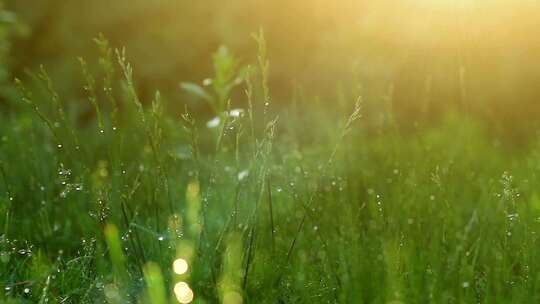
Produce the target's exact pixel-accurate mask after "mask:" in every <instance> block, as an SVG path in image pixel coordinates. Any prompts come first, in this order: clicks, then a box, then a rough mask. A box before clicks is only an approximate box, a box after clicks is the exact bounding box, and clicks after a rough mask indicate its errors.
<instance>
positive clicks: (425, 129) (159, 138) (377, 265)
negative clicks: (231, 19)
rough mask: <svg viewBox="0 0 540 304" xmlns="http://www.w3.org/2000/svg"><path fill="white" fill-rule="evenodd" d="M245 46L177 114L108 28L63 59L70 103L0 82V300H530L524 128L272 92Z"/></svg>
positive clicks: (532, 221)
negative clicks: (87, 50) (502, 131)
mask: <svg viewBox="0 0 540 304" xmlns="http://www.w3.org/2000/svg"><path fill="white" fill-rule="evenodd" d="M0 29H2V28H1V27H0ZM246 41H250V43H251V44H252V46H253V47H252V52H253V56H252V57H251V58H253V61H251V62H247V61H246V60H240V59H239V58H238V57H237V56H235V55H234V52H233V51H231V50H230V49H228V48H227V47H225V46H222V47H219V48H218V49H217V50H215V51H214V53H213V55H212V56H211V57H210V58H207V60H208V62H209V65H210V66H211V67H212V70H213V71H212V75H210V76H209V77H207V78H201V79H199V80H197V81H193V82H181V83H180V84H179V87H178V90H180V91H182V92H183V94H185V96H186V97H185V98H186V100H189V101H190V102H185V103H182V104H181V106H179V104H178V103H179V101H178V100H176V99H174V98H170V95H167V94H161V93H160V92H159V91H158V90H154V91H153V92H152V94H151V95H150V96H151V97H150V98H147V96H146V95H148V94H146V95H144V96H143V95H141V94H140V90H139V86H138V85H139V83H138V81H137V77H136V75H137V65H135V64H131V63H130V59H129V58H130V50H129V48H123V47H117V46H113V45H112V44H111V43H110V42H109V41H108V40H107V39H106V38H105V37H104V36H102V35H101V36H99V37H98V38H96V39H95V40H94V41H93V45H94V48H95V50H96V53H97V54H98V55H97V56H96V57H89V58H86V57H85V58H82V57H81V58H78V60H77V62H76V63H72V64H73V67H70V68H69V69H74V70H77V75H78V77H77V78H76V79H66V82H69V83H77V85H78V87H79V89H80V90H81V91H82V92H84V96H85V99H84V100H83V101H81V102H71V101H70V99H69V98H71V97H65V96H70V95H67V94H66V95H64V93H62V91H60V90H58V89H57V88H58V87H61V86H62V81H63V79H57V78H54V77H51V76H50V74H49V73H48V70H47V68H46V67H45V66H41V67H38V68H36V69H33V70H26V71H25V74H24V75H25V77H24V79H22V78H21V79H19V78H18V77H16V76H17V75H15V77H13V78H14V79H0V80H1V81H0V84H1V86H0V87H1V88H2V89H1V91H2V94H0V95H1V96H2V102H3V104H4V106H3V108H2V109H7V110H5V111H2V112H0V287H1V289H0V302H1V303H40V304H44V303H113V304H114V303H152V304H165V303H226V304H240V303H387V304H390V303H392V304H398V303H537V302H539V301H540V275H539V274H540V260H539V259H538V256H539V254H540V244H539V242H540V240H539V235H538V233H539V229H540V193H539V191H538V190H537V189H538V188H537V185H538V184H539V183H540V176H539V172H540V141H539V140H538V139H537V138H536V133H537V130H536V129H533V128H531V129H527V132H528V133H529V134H530V139H529V140H528V142H527V144H524V145H521V146H519V147H516V146H514V143H513V141H506V140H505V139H501V137H500V136H499V135H498V134H497V133H496V132H494V131H493V129H492V128H490V126H489V124H488V122H486V121H485V120H483V119H480V118H479V117H477V116H474V115H471V114H470V113H469V112H467V111H465V110H463V109H459V108H451V109H450V110H448V111H446V112H444V114H442V115H441V118H440V121H438V123H437V124H433V123H431V122H428V121H420V122H417V123H414V124H412V125H407V126H404V125H403V122H402V121H400V119H398V118H396V115H397V114H396V112H395V111H393V110H392V104H393V101H394V100H393V95H392V94H385V95H382V96H381V97H380V98H379V99H377V100H378V107H377V109H374V108H373V107H371V106H370V104H367V103H366V101H365V99H366V98H365V96H363V94H362V93H361V92H362V91H361V90H357V89H354V88H356V87H353V89H346V88H343V87H341V86H340V85H339V84H338V83H336V84H334V86H335V88H337V89H336V90H335V93H333V94H331V95H322V96H319V95H317V94H318V93H317V92H312V91H310V90H311V89H310V90H306V89H304V88H303V87H302V85H298V86H295V88H294V90H293V93H292V94H290V96H289V97H287V100H286V101H285V102H284V101H276V100H275V99H277V98H275V97H274V96H275V95H274V94H273V91H272V86H271V85H270V78H271V76H270V73H271V72H270V71H272V69H273V68H274V65H273V64H272V60H271V58H269V56H268V53H267V49H268V46H267V41H266V39H265V35H264V32H263V31H262V30H261V31H259V32H257V33H256V34H254V35H253V39H251V38H250V37H246ZM0 56H1V54H0ZM6 69H7V68H6ZM277 69H279V67H278V68H277ZM6 78H7V77H6ZM277 95H279V96H280V98H283V97H282V96H283V94H281V93H280V94H277ZM419 98H421V96H420V97H419ZM200 108H204V109H206V110H205V111H201V110H197V109H200ZM179 109H180V110H179ZM194 109H195V110H194ZM398 114H399V113H398Z"/></svg>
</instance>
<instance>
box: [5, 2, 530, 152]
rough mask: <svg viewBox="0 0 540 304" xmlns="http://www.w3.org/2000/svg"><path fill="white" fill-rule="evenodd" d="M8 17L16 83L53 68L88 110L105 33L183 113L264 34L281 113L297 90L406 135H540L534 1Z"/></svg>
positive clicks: (15, 6) (68, 11) (85, 11)
mask: <svg viewBox="0 0 540 304" xmlns="http://www.w3.org/2000/svg"><path fill="white" fill-rule="evenodd" d="M4 7H5V8H6V9H7V11H5V12H4V13H3V15H2V18H1V19H2V20H1V21H2V24H3V25H4V28H3V29H2V30H3V31H4V32H3V33H2V34H1V35H2V41H3V44H2V50H1V51H0V52H1V53H2V55H0V56H2V58H3V61H4V62H6V63H7V65H6V64H4V65H3V69H4V70H3V71H2V72H1V78H2V79H4V81H3V83H6V80H7V79H10V78H12V77H13V76H15V77H20V78H24V77H25V75H26V73H25V71H26V69H31V70H36V69H37V68H38V67H39V65H41V64H43V65H44V66H45V67H46V69H47V70H48V71H49V72H50V74H51V75H52V78H53V79H54V80H55V84H56V86H57V88H58V89H59V91H60V92H61V94H62V96H64V97H65V99H66V100H68V101H70V102H71V101H72V102H77V100H82V99H84V98H85V97H84V92H83V91H82V89H81V76H80V68H79V66H78V64H77V63H76V59H77V57H78V56H83V57H85V58H88V61H89V62H92V59H94V60H95V58H96V52H97V51H96V47H95V45H94V43H93V41H92V39H93V38H94V37H96V36H97V35H98V34H99V33H103V35H104V36H105V37H107V39H109V40H110V41H111V43H112V44H113V46H115V47H121V46H125V47H126V49H127V51H128V55H129V57H130V60H131V61H132V62H133V65H134V67H135V75H136V78H137V85H138V88H139V89H140V93H141V94H142V96H144V97H146V99H150V96H152V95H153V92H154V90H155V89H159V90H160V91H161V92H162V93H163V94H164V95H165V96H166V97H167V98H168V100H169V102H170V103H172V104H178V108H179V109H181V108H182V107H183V103H184V102H185V101H186V96H185V94H184V93H183V92H182V91H181V90H180V88H179V83H180V82H182V81H191V82H197V83H200V82H201V81H202V80H203V79H204V78H206V77H209V76H210V75H211V73H212V66H211V60H210V58H211V54H212V53H214V52H215V51H216V50H217V49H218V47H219V46H220V45H222V44H224V45H227V46H228V47H229V48H230V49H231V50H232V51H233V52H234V53H235V54H237V55H238V56H239V58H240V59H241V62H242V63H249V62H254V61H255V53H256V52H255V47H254V42H253V39H251V34H252V33H253V32H256V31H257V30H258V29H259V28H263V29H264V31H265V34H266V38H267V41H268V47H269V59H270V62H271V88H272V94H273V96H274V99H275V103H277V104H281V105H286V104H287V103H289V100H291V96H292V95H293V92H294V91H295V89H294V87H295V86H296V85H299V86H302V88H303V91H304V92H307V93H306V94H307V95H310V96H315V95H317V96H320V97H321V100H322V102H327V103H328V104H329V105H331V104H332V102H333V99H335V98H336V96H338V95H339V94H340V93H339V92H338V91H340V92H342V93H343V92H345V93H344V94H346V95H357V94H360V95H362V96H363V97H364V102H365V106H366V108H367V110H368V111H369V113H370V114H371V115H368V118H367V119H371V120H373V121H376V120H377V119H379V116H381V115H382V114H381V113H384V112H385V111H387V110H388V108H390V109H391V111H392V113H393V115H394V116H395V117H396V119H397V120H398V122H399V123H400V124H401V125H402V126H403V130H406V129H407V128H409V129H410V128H415V126H417V125H420V126H422V125H426V124H431V123H437V122H438V121H440V120H441V117H442V116H443V115H444V113H447V112H448V111H458V112H460V113H461V115H472V116H477V117H480V118H481V119H483V120H484V121H485V122H487V123H488V125H489V126H490V128H491V130H493V131H494V133H495V134H497V135H498V136H504V137H506V138H508V139H510V140H512V141H514V142H516V141H517V142H520V141H523V140H524V139H526V138H529V137H530V136H531V135H534V134H533V133H534V132H532V131H531V128H533V127H536V126H537V121H538V119H537V117H538V115H539V114H540V103H539V97H540V81H539V79H540V64H539V63H540V35H538V34H539V30H538V29H539V28H540V27H539V25H540V24H539V23H540V4H539V2H538V1H533V0H517V1H511V2H510V1H503V0H486V1H476V0H461V1H449V0H399V1H396V0H392V1H391V0H378V1H353V0H334V1H328V0H272V1H269V0H228V1H217V0H202V1H188V0H152V1H150V0H115V1H110V0H93V1H65V0H16V1H8V2H6V3H5V5H4ZM6 24H7V25H8V26H6ZM8 37H9V40H8ZM6 66H8V67H9V68H5V67H6ZM7 82H9V81H7ZM4 94H5V93H4ZM201 111H204V109H201Z"/></svg>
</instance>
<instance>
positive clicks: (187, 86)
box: [180, 82, 213, 104]
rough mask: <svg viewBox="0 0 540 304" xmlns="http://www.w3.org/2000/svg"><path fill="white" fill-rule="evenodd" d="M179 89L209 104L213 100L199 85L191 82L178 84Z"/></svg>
mask: <svg viewBox="0 0 540 304" xmlns="http://www.w3.org/2000/svg"><path fill="white" fill-rule="evenodd" d="M180 88H181V89H182V90H184V91H186V92H187V93H189V94H191V95H193V96H196V97H199V98H201V99H204V100H205V101H207V102H209V103H210V104H211V103H212V101H213V98H212V96H211V95H210V94H208V93H207V92H206V90H205V89H204V88H202V87H201V86H200V85H198V84H195V83H192V82H182V83H180Z"/></svg>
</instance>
